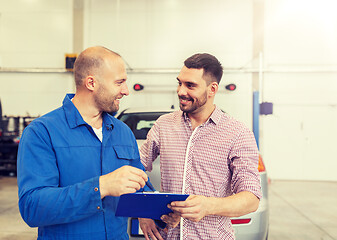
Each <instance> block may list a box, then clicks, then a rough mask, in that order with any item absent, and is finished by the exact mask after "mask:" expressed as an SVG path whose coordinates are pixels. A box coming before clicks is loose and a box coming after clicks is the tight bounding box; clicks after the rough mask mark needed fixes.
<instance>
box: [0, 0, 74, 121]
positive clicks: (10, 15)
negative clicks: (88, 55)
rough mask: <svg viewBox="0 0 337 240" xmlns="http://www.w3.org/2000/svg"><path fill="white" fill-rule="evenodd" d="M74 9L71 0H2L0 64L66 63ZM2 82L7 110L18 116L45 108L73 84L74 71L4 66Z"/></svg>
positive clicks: (0, 94)
mask: <svg viewBox="0 0 337 240" xmlns="http://www.w3.org/2000/svg"><path fill="white" fill-rule="evenodd" d="M72 12H73V10H72V1H69V0H57V1H54V0H13V1H6V0H0V67H2V68H64V66H65V63H64V54H65V53H71V52H72V39H73V37H72V32H73V31H72ZM51 71H52V70H51ZM0 86H1V87H0V99H1V102H2V107H3V114H5V115H14V116H17V115H21V116H22V115H26V114H30V115H31V116H37V115H41V114H44V113H46V112H48V111H50V110H51V109H54V108H56V107H58V106H60V104H61V103H62V99H63V97H64V94H65V93H66V92H73V89H74V87H73V81H72V76H71V74H70V73H15V72H14V73H3V72H0Z"/></svg>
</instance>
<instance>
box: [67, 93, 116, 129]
mask: <svg viewBox="0 0 337 240" xmlns="http://www.w3.org/2000/svg"><path fill="white" fill-rule="evenodd" d="M74 96H75V94H67V95H66V96H65V98H64V99H63V109H64V112H65V115H66V119H67V122H68V124H69V127H70V128H76V127H78V126H81V125H89V124H88V123H86V122H85V121H84V120H83V118H82V116H81V114H80V112H79V111H78V110H77V108H76V107H75V105H74V104H73V102H72V101H71V99H72V98H73V97H74ZM102 118H103V126H105V127H106V128H107V129H108V130H112V129H113V126H114V124H113V120H112V119H113V117H111V116H110V115H109V114H108V113H106V112H103V114H102Z"/></svg>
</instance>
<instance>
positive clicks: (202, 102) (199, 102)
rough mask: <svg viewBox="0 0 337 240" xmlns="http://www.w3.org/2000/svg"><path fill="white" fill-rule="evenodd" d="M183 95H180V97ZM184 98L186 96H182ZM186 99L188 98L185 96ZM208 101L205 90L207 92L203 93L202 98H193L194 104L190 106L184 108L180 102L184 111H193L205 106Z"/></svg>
mask: <svg viewBox="0 0 337 240" xmlns="http://www.w3.org/2000/svg"><path fill="white" fill-rule="evenodd" d="M180 98H181V97H179V99H180ZM182 98H184V97H182ZM184 99H186V98H184ZM206 102H207V92H206V91H205V93H204V94H203V96H202V98H201V99H200V100H199V99H196V100H195V101H194V100H193V99H192V105H191V107H190V108H187V109H184V108H185V107H183V106H182V105H181V104H180V110H181V111H183V112H184V113H193V112H194V111H195V110H197V109H199V108H200V107H202V106H204V105H205V104H206Z"/></svg>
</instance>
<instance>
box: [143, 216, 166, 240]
mask: <svg viewBox="0 0 337 240" xmlns="http://www.w3.org/2000/svg"><path fill="white" fill-rule="evenodd" d="M138 220H139V226H140V228H141V229H142V231H143V233H144V237H145V239H146V240H150V239H151V240H163V238H162V237H161V235H160V233H159V232H158V229H157V226H156V224H155V223H154V221H153V220H152V219H148V218H138Z"/></svg>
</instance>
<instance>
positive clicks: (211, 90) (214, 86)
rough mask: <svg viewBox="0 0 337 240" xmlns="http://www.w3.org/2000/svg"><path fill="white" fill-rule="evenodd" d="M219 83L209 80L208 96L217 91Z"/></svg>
mask: <svg viewBox="0 0 337 240" xmlns="http://www.w3.org/2000/svg"><path fill="white" fill-rule="evenodd" d="M218 89H219V84H218V83H217V82H211V84H210V85H209V86H208V96H212V97H214V96H215V94H216V93H217V92H218Z"/></svg>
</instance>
